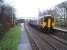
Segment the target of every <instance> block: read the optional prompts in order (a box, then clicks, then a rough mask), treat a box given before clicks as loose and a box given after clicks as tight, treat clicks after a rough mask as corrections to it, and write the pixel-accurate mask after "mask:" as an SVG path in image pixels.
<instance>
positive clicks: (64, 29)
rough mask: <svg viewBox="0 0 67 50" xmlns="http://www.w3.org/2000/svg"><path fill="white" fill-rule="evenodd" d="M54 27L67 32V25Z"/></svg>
mask: <svg viewBox="0 0 67 50" xmlns="http://www.w3.org/2000/svg"><path fill="white" fill-rule="evenodd" d="M54 29H57V30H60V31H64V32H67V28H66V27H54Z"/></svg>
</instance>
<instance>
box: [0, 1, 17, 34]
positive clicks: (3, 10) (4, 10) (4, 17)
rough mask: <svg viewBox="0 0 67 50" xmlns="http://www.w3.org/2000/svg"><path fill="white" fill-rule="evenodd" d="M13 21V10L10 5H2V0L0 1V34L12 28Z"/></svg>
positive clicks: (14, 19) (14, 18)
mask: <svg viewBox="0 0 67 50" xmlns="http://www.w3.org/2000/svg"><path fill="white" fill-rule="evenodd" d="M15 21H16V17H15V9H14V8H13V7H12V6H10V5H7V4H3V0H0V34H3V33H4V32H5V31H7V30H9V29H10V28H11V27H13V26H14V25H15Z"/></svg>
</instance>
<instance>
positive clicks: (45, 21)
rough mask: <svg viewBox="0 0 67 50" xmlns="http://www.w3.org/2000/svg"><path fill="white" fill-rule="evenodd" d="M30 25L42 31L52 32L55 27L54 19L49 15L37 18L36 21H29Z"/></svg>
mask: <svg viewBox="0 0 67 50" xmlns="http://www.w3.org/2000/svg"><path fill="white" fill-rule="evenodd" d="M30 24H31V25H34V26H36V27H38V28H40V29H41V30H43V31H52V30H53V29H54V26H55V21H54V17H52V16H51V15H44V16H41V17H39V18H38V19H37V20H32V21H30Z"/></svg>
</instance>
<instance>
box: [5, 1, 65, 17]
mask: <svg viewBox="0 0 67 50" xmlns="http://www.w3.org/2000/svg"><path fill="white" fill-rule="evenodd" d="M63 1H65V0H6V2H8V3H10V4H11V5H12V6H14V7H15V8H16V15H17V18H30V17H36V16H38V11H39V9H40V10H41V11H43V10H46V9H49V8H53V7H54V6H55V5H57V4H59V3H61V2H63Z"/></svg>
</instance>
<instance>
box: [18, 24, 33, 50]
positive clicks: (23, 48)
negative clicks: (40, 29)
mask: <svg viewBox="0 0 67 50" xmlns="http://www.w3.org/2000/svg"><path fill="white" fill-rule="evenodd" d="M18 50H32V46H31V44H30V41H29V37H28V35H27V32H26V30H25V28H24V23H22V24H21V34H20V40H19V45H18Z"/></svg>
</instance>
